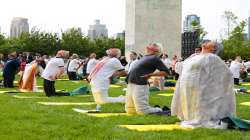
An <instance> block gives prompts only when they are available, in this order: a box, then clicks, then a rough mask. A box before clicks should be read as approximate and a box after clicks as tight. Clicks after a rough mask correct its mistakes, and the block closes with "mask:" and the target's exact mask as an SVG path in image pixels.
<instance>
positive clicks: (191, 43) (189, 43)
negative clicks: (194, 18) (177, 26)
mask: <svg viewBox="0 0 250 140" xmlns="http://www.w3.org/2000/svg"><path fill="white" fill-rule="evenodd" d="M181 40H182V43H181V56H182V58H183V59H186V58H188V57H189V56H190V55H192V54H193V53H194V51H195V48H196V47H198V46H199V33H198V32H184V33H182V37H181Z"/></svg>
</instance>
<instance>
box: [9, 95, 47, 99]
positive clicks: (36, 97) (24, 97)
mask: <svg viewBox="0 0 250 140" xmlns="http://www.w3.org/2000/svg"><path fill="white" fill-rule="evenodd" d="M13 97H14V98H18V99H47V98H48V97H38V96H18V95H14V96H13Z"/></svg>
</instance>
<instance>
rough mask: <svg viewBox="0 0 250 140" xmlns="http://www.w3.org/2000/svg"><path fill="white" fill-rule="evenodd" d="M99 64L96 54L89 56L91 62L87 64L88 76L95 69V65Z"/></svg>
mask: <svg viewBox="0 0 250 140" xmlns="http://www.w3.org/2000/svg"><path fill="white" fill-rule="evenodd" d="M97 63H98V60H96V54H95V53H91V54H90V56H89V61H88V64H87V71H86V73H87V75H89V73H90V72H91V70H92V69H93V68H94V67H95V65H96V64H97Z"/></svg>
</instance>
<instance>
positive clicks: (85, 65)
mask: <svg viewBox="0 0 250 140" xmlns="http://www.w3.org/2000/svg"><path fill="white" fill-rule="evenodd" d="M216 47H217V45H216V43H214V42H211V41H206V42H204V43H203V44H202V45H201V46H200V47H197V48H196V49H195V53H194V54H192V55H191V56H190V57H188V58H187V59H185V60H182V58H178V57H177V55H174V56H173V58H172V59H170V58H169V57H168V55H167V54H166V53H163V49H162V45H161V44H159V43H150V44H148V45H147V46H146V47H145V55H144V56H142V55H141V54H137V53H136V52H134V51H131V53H130V55H129V60H128V62H127V60H126V58H125V57H124V56H121V51H120V50H119V49H116V48H111V49H108V50H107V51H106V54H107V55H106V56H103V57H100V58H99V59H97V56H96V54H95V53H91V54H90V56H89V57H88V58H82V59H81V58H80V57H79V56H78V55H77V54H72V55H71V56H70V52H68V51H65V50H60V51H58V52H57V54H56V56H54V57H49V56H47V55H44V56H40V55H36V56H32V55H31V54H30V53H26V54H19V55H18V54H17V53H15V52H13V53H11V54H9V55H8V60H7V61H4V60H3V59H2V58H3V56H2V55H0V69H1V70H2V74H3V86H4V87H5V88H13V87H14V84H13V82H14V80H15V75H16V74H19V75H20V80H19V89H20V91H23V92H25V91H29V92H30V91H32V92H36V91H37V88H36V76H37V75H40V76H41V77H42V78H43V89H44V92H45V94H46V96H48V97H51V96H57V95H64V94H62V93H58V92H56V89H55V82H56V80H57V79H58V78H60V76H62V75H63V74H67V75H68V78H69V80H81V79H86V80H87V81H88V82H89V84H90V86H91V91H92V95H93V98H94V101H95V103H96V104H97V106H96V108H97V109H98V110H100V109H101V107H102V105H103V104H106V103H117V102H120V103H125V111H126V112H127V113H128V114H158V115H170V114H171V115H176V116H177V117H178V118H180V120H182V123H181V124H182V125H188V126H194V127H199V126H202V127H209V128H219V127H220V126H219V123H218V121H219V120H220V119H222V118H224V117H227V116H234V115H235V111H236V107H235V95H234V92H233V91H234V84H236V85H240V81H241V78H243V79H244V77H242V76H241V75H243V74H246V75H249V74H248V73H249V72H250V62H243V61H242V60H241V58H240V56H236V58H235V60H234V61H223V60H222V59H221V58H220V57H218V56H217V55H215V54H214V52H215V51H216ZM120 76H126V82H127V90H126V95H125V96H123V95H121V96H118V97H110V96H109V93H108V91H109V87H110V84H111V81H112V78H117V77H120ZM169 77H173V79H175V80H177V83H176V90H175V92H174V97H173V100H172V104H171V109H169V108H168V107H166V106H164V107H162V108H161V107H160V106H159V105H156V106H154V107H152V106H150V105H149V92H150V86H157V87H158V88H159V89H160V90H164V89H165V84H164V82H165V80H166V78H169ZM246 77H247V76H245V78H246ZM233 83H234V84H233Z"/></svg>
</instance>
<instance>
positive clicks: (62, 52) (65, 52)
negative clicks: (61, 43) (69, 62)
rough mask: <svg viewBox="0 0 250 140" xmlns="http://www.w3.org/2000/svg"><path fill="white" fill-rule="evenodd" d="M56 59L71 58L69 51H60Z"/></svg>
mask: <svg viewBox="0 0 250 140" xmlns="http://www.w3.org/2000/svg"><path fill="white" fill-rule="evenodd" d="M56 57H62V58H68V57H69V51H65V50H60V51H58V52H57V54H56Z"/></svg>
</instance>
